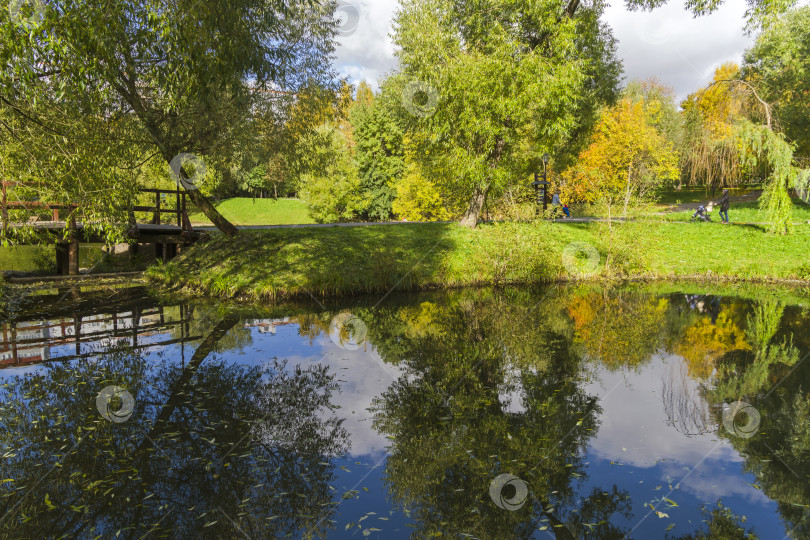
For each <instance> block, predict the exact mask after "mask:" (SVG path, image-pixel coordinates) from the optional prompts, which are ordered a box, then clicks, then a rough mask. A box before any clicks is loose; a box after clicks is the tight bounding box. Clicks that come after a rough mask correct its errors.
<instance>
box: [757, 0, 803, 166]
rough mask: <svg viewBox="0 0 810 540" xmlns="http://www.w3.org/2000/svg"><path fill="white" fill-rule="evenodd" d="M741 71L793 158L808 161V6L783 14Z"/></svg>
mask: <svg viewBox="0 0 810 540" xmlns="http://www.w3.org/2000/svg"><path fill="white" fill-rule="evenodd" d="M743 72H744V74H745V76H746V77H749V78H750V79H752V80H753V81H756V82H761V83H764V84H760V85H759V87H760V88H762V93H763V97H764V99H766V100H767V101H770V102H771V103H773V105H774V113H775V115H776V117H777V118H778V119H779V124H780V126H781V128H782V129H783V130H784V133H785V136H786V138H787V140H788V141H790V142H792V143H794V144H795V145H796V155H797V156H801V157H804V158H810V6H805V7H802V8H799V9H796V10H793V11H790V12H788V13H786V14H785V15H784V16H783V17H781V18H780V19H779V20H778V21H777V22H776V23H774V24H773V25H772V26H771V27H770V28H769V29H768V30H766V31H765V32H763V33H762V34H761V35H760V36H759V37H758V38H757V42H756V44H755V45H754V47H753V48H752V49H750V50H749V51H748V52H747V53H746V54H745V63H744V65H743Z"/></svg>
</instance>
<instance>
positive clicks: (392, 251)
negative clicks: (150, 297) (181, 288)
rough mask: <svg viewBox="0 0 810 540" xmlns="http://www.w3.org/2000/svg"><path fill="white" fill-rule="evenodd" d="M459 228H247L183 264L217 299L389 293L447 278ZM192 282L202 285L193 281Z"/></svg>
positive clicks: (206, 247) (220, 238) (202, 249)
mask: <svg viewBox="0 0 810 540" xmlns="http://www.w3.org/2000/svg"><path fill="white" fill-rule="evenodd" d="M456 227H458V225H456V224H414V225H400V226H397V227H340V228H338V227H335V228H300V229H275V230H264V231H261V232H259V231H243V232H242V233H241V234H240V235H239V236H238V237H236V238H228V237H225V236H220V235H218V236H216V237H214V238H213V239H212V240H211V241H210V242H209V243H208V244H206V245H202V246H199V247H198V248H196V249H195V250H194V251H193V252H192V253H190V254H189V256H188V257H185V258H184V259H183V260H182V261H181V262H179V264H178V268H177V270H178V271H179V272H180V273H181V275H179V276H178V278H180V279H183V278H184V277H185V276H183V275H182V273H183V272H188V273H189V274H190V275H193V276H195V278H196V279H199V281H200V284H202V285H204V286H205V288H206V289H207V290H209V291H210V292H213V293H215V294H220V295H226V296H233V295H236V294H248V295H249V296H253V297H265V298H273V299H276V298H281V297H293V296H304V295H308V294H313V295H319V296H328V295H343V294H358V293H386V292H389V291H392V290H396V289H400V288H401V289H413V288H419V287H422V286H425V285H428V284H430V283H435V282H437V281H439V280H441V278H442V273H443V270H444V265H443V259H444V258H445V255H446V254H447V253H448V252H451V251H453V249H454V247H455V241H454V239H453V235H452V230H453V228H456ZM190 285H195V284H194V283H190Z"/></svg>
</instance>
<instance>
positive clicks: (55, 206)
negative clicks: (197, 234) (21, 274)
mask: <svg viewBox="0 0 810 540" xmlns="http://www.w3.org/2000/svg"><path fill="white" fill-rule="evenodd" d="M30 185H31V184H28V183H25V182H18V181H9V180H3V181H0V214H1V216H0V217H2V221H3V230H5V229H6V228H7V226H8V223H9V214H8V213H9V210H34V211H36V210H50V211H51V217H52V221H53V222H59V221H60V219H59V218H60V210H67V211H68V216H72V217H73V218H74V219H76V218H78V217H80V212H79V211H80V205H78V204H64V203H49V202H40V201H20V200H17V201H9V200H8V187H18V186H23V187H25V186H30ZM139 192H140V193H150V194H154V196H155V204H154V206H144V205H135V206H133V207H132V208H131V209H130V211H131V212H152V221H151V222H150V223H151V224H160V223H162V218H163V214H174V215H175V216H176V217H175V219H174V220H173V221H174V222H175V224H176V225H177V226H178V227H181V228H183V227H184V225H185V224H186V222H185V220H184V219H183V218H184V216H186V215H187V205H188V203H187V196H188V194H187V193H186V192H185V191H183V190H181V189H179V188H177V189H151V188H144V189H141V190H139ZM164 194H165V195H167V196H169V197H172V196H173V198H174V199H175V207H174V208H173V209H172V208H167V207H164V206H163V195H164ZM67 219H69V218H67ZM67 219H66V221H67Z"/></svg>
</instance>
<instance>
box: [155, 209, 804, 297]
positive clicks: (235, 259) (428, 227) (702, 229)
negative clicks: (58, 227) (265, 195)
mask: <svg viewBox="0 0 810 540" xmlns="http://www.w3.org/2000/svg"><path fill="white" fill-rule="evenodd" d="M613 231H614V237H613V240H612V241H611V240H610V235H609V230H608V228H607V226H606V225H605V224H604V223H566V222H556V223H550V222H539V223H492V224H486V225H482V226H479V227H478V228H477V229H475V230H469V229H466V228H463V227H460V226H459V225H457V224H438V223H431V224H407V225H381V226H373V227H350V228H303V229H277V230H264V231H243V232H242V233H240V235H239V236H238V237H237V238H234V239H231V238H226V237H225V236H223V235H215V236H214V238H213V239H212V240H211V241H209V242H207V243H205V244H199V245H197V246H195V247H194V248H192V249H190V250H188V251H187V252H186V253H185V254H183V255H181V256H180V257H179V258H177V259H175V260H174V261H172V262H170V263H169V264H167V265H160V266H156V267H152V268H150V269H149V270H148V275H149V276H150V277H151V278H152V279H154V280H156V281H158V282H162V283H164V284H167V285H180V286H183V285H185V286H186V287H188V288H190V289H194V290H196V291H198V292H202V293H204V294H209V295H214V296H224V297H240V298H244V299H249V300H258V299H270V300H278V299H283V298H290V297H298V296H307V295H308V294H310V293H311V294H315V295H319V296H327V295H352V294H359V293H371V292H374V293H385V292H388V291H390V290H392V289H398V290H418V289H430V288H442V287H459V286H471V285H485V284H511V283H536V282H550V281H557V280H571V279H582V278H586V279H594V278H596V279H598V278H611V279H612V278H628V277H629V278H670V279H671V278H683V277H690V278H694V277H701V278H710V279H717V278H722V279H727V280H735V279H751V280H776V279H782V280H810V226H808V225H800V226H798V227H797V228H796V233H795V234H794V235H792V236H788V237H779V236H773V235H769V234H767V233H765V232H763V231H762V230H760V229H759V228H755V227H745V226H738V225H730V226H722V225H719V224H717V225H712V224H702V223H661V222H658V223H656V222H646V223H642V222H635V223H626V224H614V226H613ZM572 243H579V244H573V247H577V246H579V247H582V246H583V244H587V245H589V246H592V248H593V249H595V252H596V253H598V262H599V264H598V266H597V267H596V269H595V273H594V274H592V275H591V274H587V275H583V274H582V273H579V272H577V271H575V270H572V268H571V265H570V264H567V265H566V264H565V263H564V262H563V254H564V253H566V249H568V250H569V253H571V251H570V250H571V247H572ZM573 253H575V254H576V255H577V259H576V261H575V263H576V265H577V268H585V269H587V265H584V264H583V263H584V262H585V260H583V259H584V255H585V252H584V251H582V250H578V249H575V250H574V251H573ZM608 253H609V254H610V261H611V264H610V267H609V268H606V266H605V261H606V260H607V255H608Z"/></svg>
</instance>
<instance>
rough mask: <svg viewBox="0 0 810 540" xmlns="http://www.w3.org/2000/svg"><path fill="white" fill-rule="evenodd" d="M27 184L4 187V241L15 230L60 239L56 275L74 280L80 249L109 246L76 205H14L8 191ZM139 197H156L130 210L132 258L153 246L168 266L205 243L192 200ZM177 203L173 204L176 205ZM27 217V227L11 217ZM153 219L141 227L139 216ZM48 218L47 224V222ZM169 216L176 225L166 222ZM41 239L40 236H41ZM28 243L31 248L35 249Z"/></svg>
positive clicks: (169, 194) (175, 193) (174, 194)
mask: <svg viewBox="0 0 810 540" xmlns="http://www.w3.org/2000/svg"><path fill="white" fill-rule="evenodd" d="M21 185H22V186H23V187H24V186H26V185H28V184H25V183H21V182H15V181H6V180H3V181H2V182H0V213H1V214H2V216H1V217H2V230H3V235H4V236H5V235H6V234H8V233H9V230H10V229H23V228H29V229H34V230H35V231H37V232H40V233H43V234H45V235H51V236H55V237H57V239H56V240H55V242H56V271H57V273H58V274H63V275H68V274H69V275H75V274H78V273H79V245H80V244H81V243H105V240H104V239H103V238H102V237H101V236H99V235H98V234H97V233H95V232H93V230H92V227H89V226H87V225H90V223H85V222H83V221H82V218H83V214H82V209H81V207H80V206H79V205H77V204H61V203H49V202H42V201H21V200H16V201H10V200H9V193H8V188H9V187H19V186H21ZM140 193H148V194H150V195H154V201H155V202H154V205H151V206H145V205H136V206H132V207H131V208H129V223H128V224H127V236H128V237H129V238H130V243H129V253H130V256H132V255H135V254H136V253H137V252H138V249H139V248H138V246H139V245H140V244H154V245H155V248H156V256H157V257H158V258H159V259H162V260H163V261H164V262H165V261H167V260H168V259H171V258H172V257H174V256H175V255H176V254H177V253H178V252H179V251H180V250H181V249H183V247H184V246H188V245H190V244H192V243H194V242H195V241H197V240H198V239H199V238H200V237H201V233H198V232H195V231H194V229H193V227H192V226H191V221H189V219H188V213H187V211H186V208H187V194H186V192H185V191H183V190H181V189H179V188H178V189H174V190H166V189H141V190H140ZM172 203H174V204H172ZM21 210H22V211H26V212H27V213H29V214H30V215H29V217H28V219H27V221H25V222H20V221H16V222H12V221H11V220H10V219H9V212H10V211H18V214H19V211H21ZM136 212H140V213H144V212H145V213H147V214H150V215H151V219H150V221H148V222H146V223H139V222H138V221H137V219H136V217H135V215H136V214H135V213H136ZM46 215H47V217H46V218H45V219H43V216H46ZM164 216H169V217H170V218H171V219H169V220H168V221H167V220H164ZM39 236H40V237H41V235H39ZM33 242H34V241H33V240H28V241H27V243H33Z"/></svg>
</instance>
